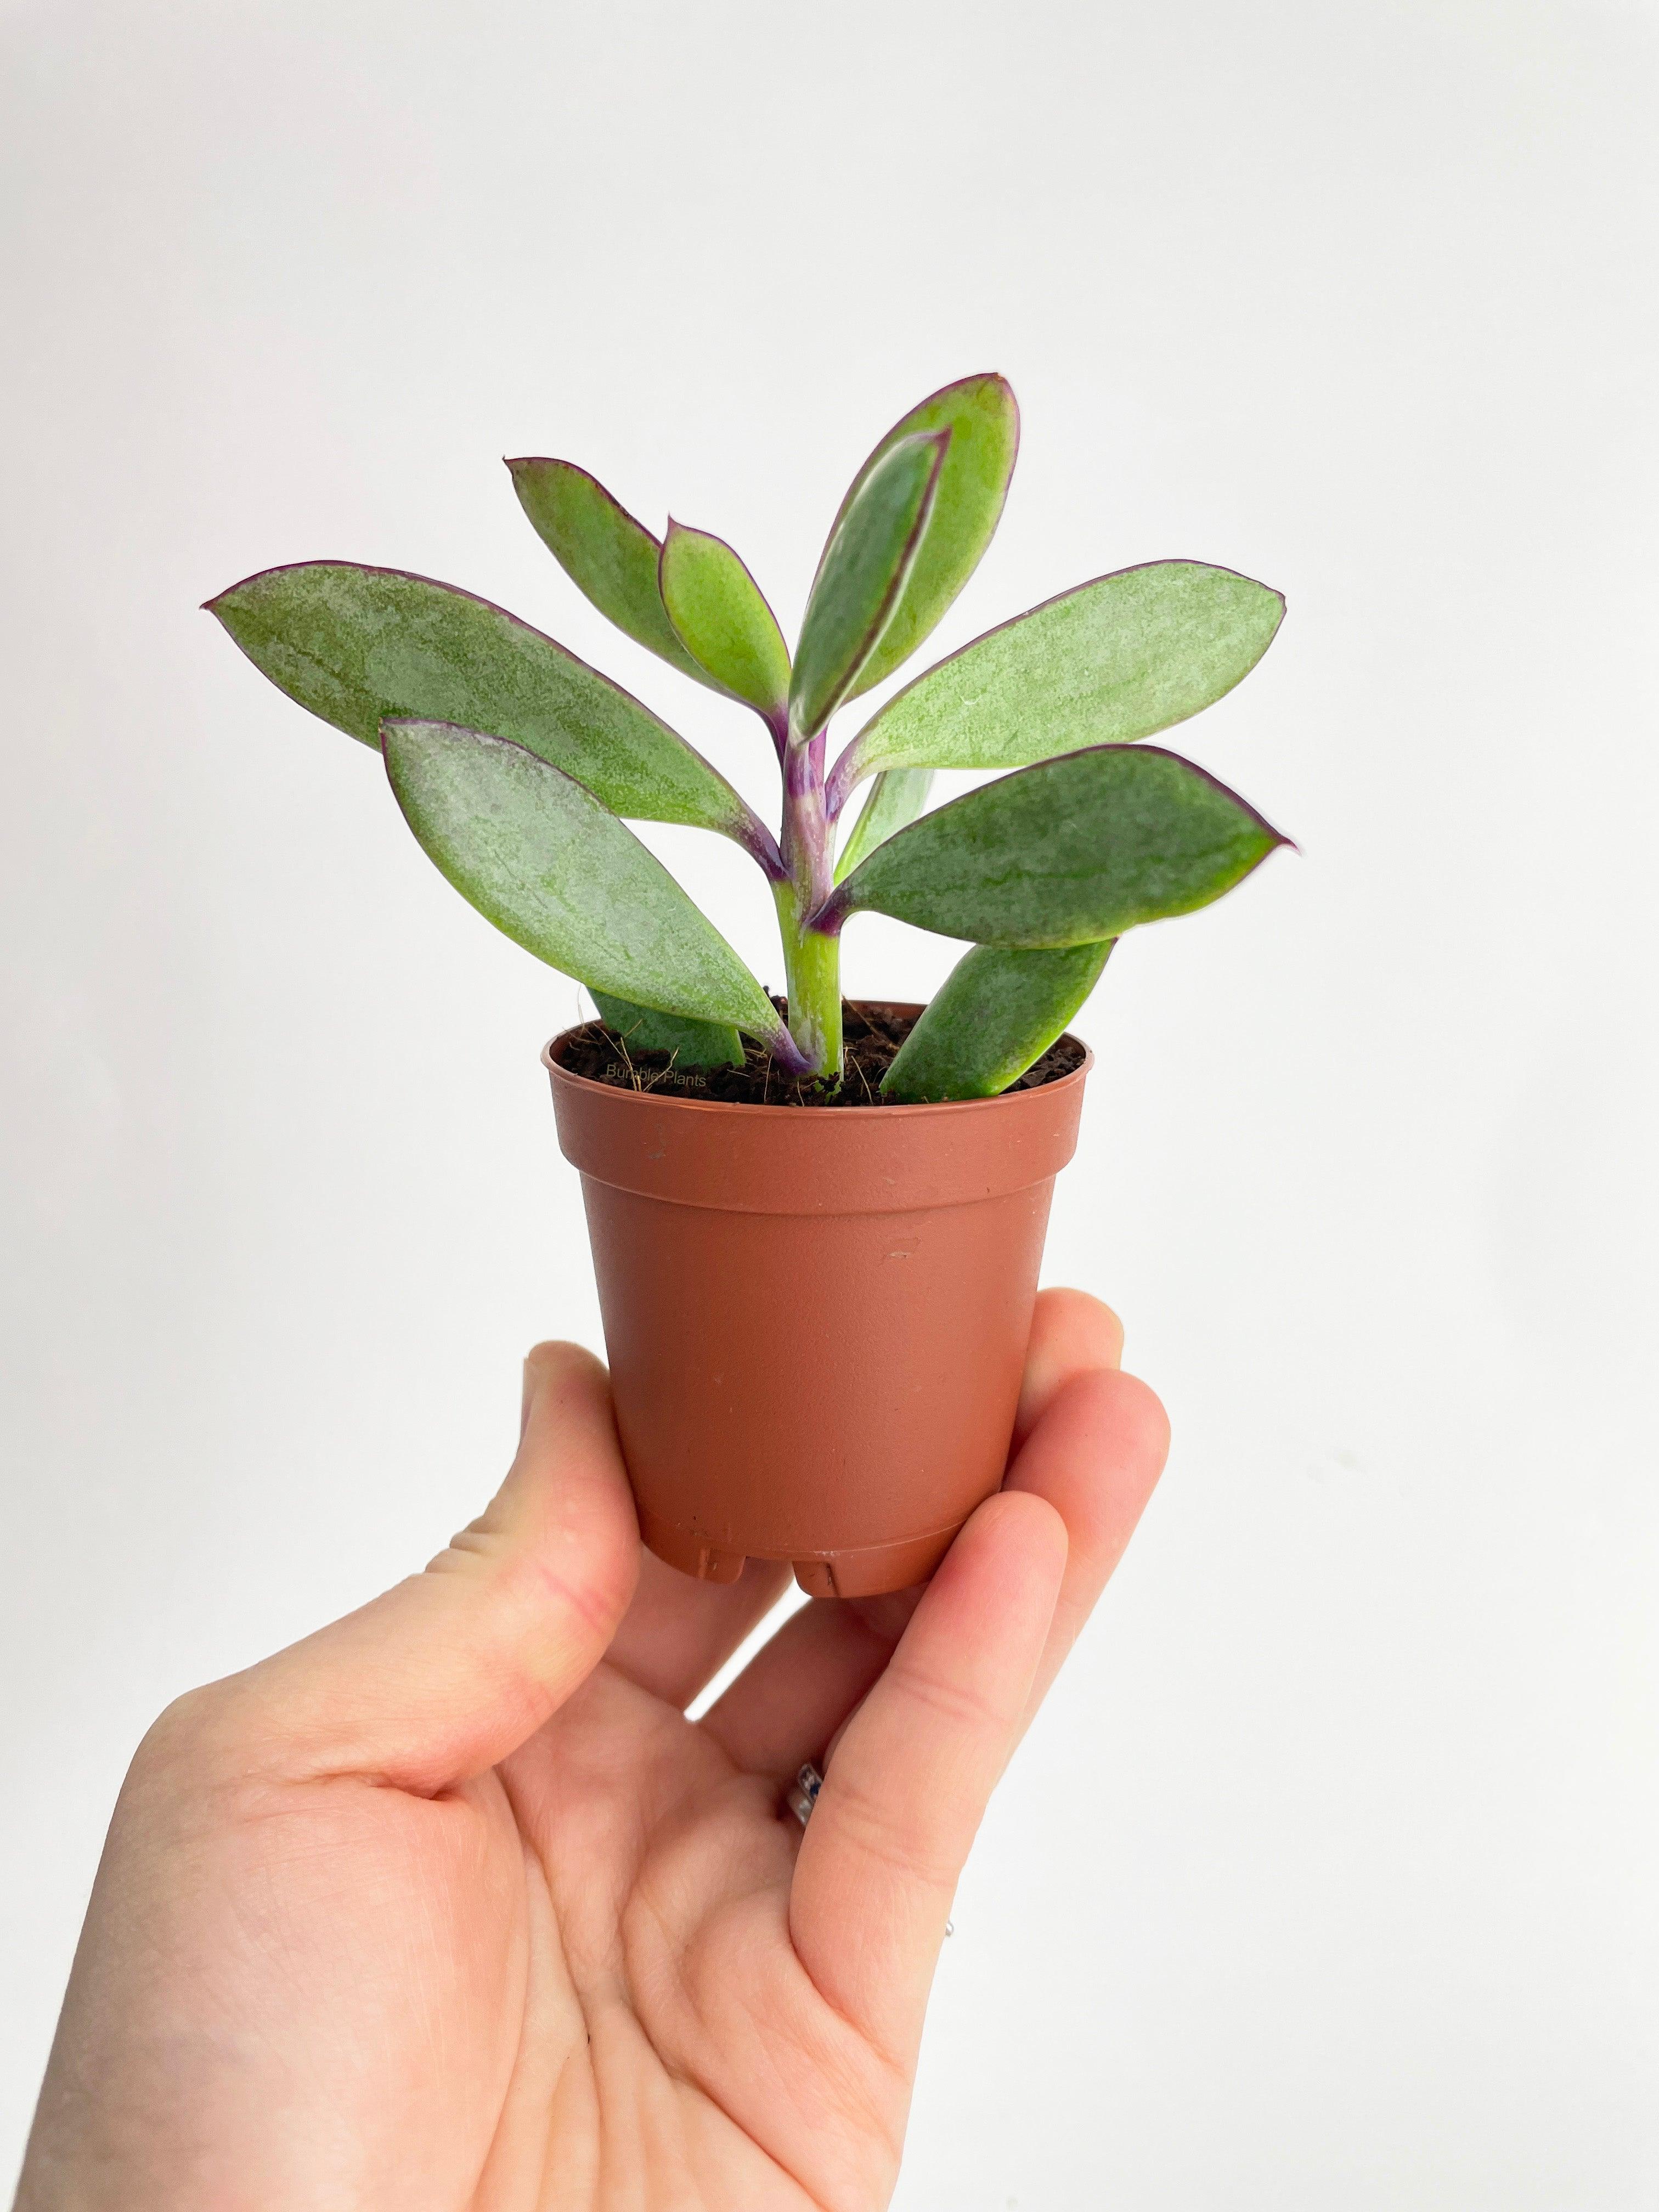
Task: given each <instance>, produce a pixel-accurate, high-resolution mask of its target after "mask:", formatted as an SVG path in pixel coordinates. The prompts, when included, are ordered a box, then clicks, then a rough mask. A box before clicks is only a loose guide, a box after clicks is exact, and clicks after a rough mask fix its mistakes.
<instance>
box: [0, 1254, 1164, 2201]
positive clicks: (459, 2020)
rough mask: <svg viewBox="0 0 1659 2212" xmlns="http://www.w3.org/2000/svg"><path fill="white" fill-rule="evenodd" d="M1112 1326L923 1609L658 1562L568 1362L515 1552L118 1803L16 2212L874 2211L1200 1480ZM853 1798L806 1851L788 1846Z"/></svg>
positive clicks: (198, 1735) (407, 1600) (568, 1359)
mask: <svg viewBox="0 0 1659 2212" xmlns="http://www.w3.org/2000/svg"><path fill="white" fill-rule="evenodd" d="M1120 1345H1121V1334H1120V1331H1119V1329H1118V1326H1117V1323H1116V1322H1115V1320H1114V1318H1113V1317H1112V1316H1111V1315H1110V1314H1109V1313H1108V1312H1107V1310H1105V1308H1104V1307H1103V1306H1100V1305H1098V1304H1096V1302H1095V1301H1094V1300H1093V1299H1091V1298H1087V1297H1084V1296H1082V1294H1081V1293H1079V1292H1077V1291H1049V1292H1046V1293H1045V1294H1044V1295H1043V1296H1042V1297H1041V1298H1040V1299H1039V1300H1038V1304H1037V1312H1036V1322H1035V1325H1034V1328H1033V1331H1032V1336H1031V1344H1030V1355H1029V1359H1028V1364H1027V1370H1026V1377H1025V1385H1024V1395H1023V1397H1022V1400H1021V1407H1020V1420H1019V1425H1018V1430H1017V1431H1016V1439H1015V1449H1014V1452H1013V1455H1012V1462H1011V1466H1010V1470H1009V1474H1008V1477H1007V1480H1006V1484H1005V1486H1004V1487H1003V1489H1002V1491H1001V1492H1000V1493H999V1494H998V1495H997V1496H996V1497H994V1498H990V1499H989V1500H987V1503H986V1504H983V1505H982V1506H981V1507H980V1509H979V1510H978V1511H977V1512H976V1513H975V1515H974V1516H973V1518H972V1519H971V1520H970V1521H969V1523H968V1524H967V1526H966V1528H964V1529H963V1532H962V1534H960V1535H959V1536H958V1537H957V1541H956V1542H955V1544H954V1545H953V1546H952V1547H951V1551H950V1553H949V1554H948V1555H947V1557H946V1559H945V1561H944V1563H943V1565H941V1566H940V1568H939V1571H938V1573H937V1574H936V1575H935V1577H934V1578H933V1582H932V1583H930V1584H929V1585H928V1587H927V1589H926V1590H925V1591H923V1592H921V1593H917V1592H915V1591H907V1592H904V1593H902V1594H901V1595H897V1596H895V1597H890V1598H878V1599H871V1600H864V1601H856V1600H854V1601H836V1600H833V1599H829V1600H819V1601H813V1602H811V1603H810V1604H809V1605H807V1606H806V1607H804V1608H803V1609H802V1610H801V1611H800V1612H799V1613H796V1614H795V1615H794V1616H793V1618H792V1619H791V1620H789V1621H788V1622H787V1624H786V1625H785V1626H783V1627H782V1628H781V1630H780V1631H779V1632H778V1633H777V1634H776V1635H775V1637H774V1638H773V1639H772V1641H771V1642H770V1643H769V1644H768V1645H767V1646H766V1647H765V1649H764V1650H763V1651H762V1652H761V1653H760V1654H759V1655H758V1656H757V1657H756V1658H755V1659H754V1660H753V1661H752V1662H751V1663H750V1666H749V1668H747V1670H746V1671H745V1672H744V1674H742V1676H741V1677H740V1678H739V1679H738V1680H737V1681H736V1682H735V1683H734V1684H733V1685H732V1687H731V1688H730V1689H728V1690H727V1691H726V1692H725V1694H724V1695H723V1696H722V1697H721V1698H720V1699H719V1701H718V1702H717V1703H716V1704H715V1705H714V1706H713V1708H712V1709H711V1710H710V1711H709V1712H708V1714H707V1715H706V1716H705V1717H704V1718H703V1719H702V1721H701V1722H697V1723H692V1722H690V1721H688V1720H687V1719H686V1718H685V1717H684V1707H685V1706H686V1705H687V1704H688V1703H689V1702H690V1700H691V1699H693V1698H695V1697H696V1693H697V1692H698V1691H699V1690H700V1689H701V1688H702V1686H703V1685H704V1684H705V1683H706V1682H707V1681H708V1680H709V1678H710V1676H711V1675H712V1674H714V1672H715V1671H716V1670H717V1668H719V1667H720V1664H721V1662H723V1661H724V1660H725V1659H726V1657H727V1656H729V1654H730V1653H731V1652H732V1650H734V1649H735V1648H736V1646H737V1645H738V1643H740V1642H741V1640H742V1639H743V1638H744V1635H746V1634H747V1632H749V1630H750V1628H751V1627H752V1626H754V1625H755V1623H756V1622H757V1620H759V1619H760V1618H761V1617H762V1615H763V1613H765V1612H766V1611H767V1610H768V1608H769V1607H770V1606H771V1605H772V1603H773V1602H774V1601H775V1599H776V1598H777V1597H778V1595H780V1593H781V1589H782V1588H783V1585H784V1583H785V1580H786V1578H787V1572H788V1571H787V1568H785V1567H776V1568H775V1567H771V1566H763V1565H758V1564H756V1563H753V1562H751V1563H750V1566H749V1567H748V1568H747V1569H746V1570H745V1571H744V1575H743V1577H742V1578H741V1579H740V1580H739V1581H738V1582H737V1583H732V1584H730V1585H727V1586H725V1587H721V1586H719V1585H714V1584H709V1583H696V1582H693V1581H691V1580H690V1579H689V1578H688V1577H684V1576H683V1575H680V1574H678V1573H677V1572H676V1571H674V1570H673V1569H672V1568H670V1567H666V1566H664V1565H662V1563H661V1562H660V1561H659V1560H657V1559H653V1558H652V1557H651V1556H650V1555H649V1554H645V1553H641V1549H640V1544H639V1538H638V1533H637V1529H636V1527H635V1519H634V1512H633V1507H632V1504H631V1502H630V1499H629V1492H628V1486H627V1481H626V1478H625V1476H624V1474H623V1465H622V1461H621V1458H620V1455H619V1454H618V1451H617V1443H616V1437H615V1432H614V1430H613V1428H612V1425H611V1410H610V1401H609V1397H608V1395H607V1391H606V1387H605V1375H604V1370H602V1369H601V1368H600V1367H599V1364H598V1363H597V1362H596V1361H594V1360H593V1359H592V1358H590V1357H589V1356H588V1355H587V1354H586V1353H585V1352H580V1351H578V1350H576V1349H575V1348H574V1346H569V1345H544V1346H540V1347H539V1348H538V1350H537V1351H536V1352H532V1355H531V1357H530V1359H529V1360H528V1362H527V1363H526V1371H525V1410H524V1423H523V1431H522V1439H521V1442H520V1448H519V1452H518V1456H517V1458H516V1459H515V1461H514V1462H513V1468H512V1471H511V1473H510V1474H508V1476H507V1481H506V1484H505V1485H504V1486H503V1487H502V1489H501V1492H500V1494H499V1495H498V1496H497V1498H495V1502H494V1504H492V1505H491V1506H490V1507H489V1510H488V1511H487V1512H486V1513H485V1514H484V1516H483V1518H482V1519H481V1520H479V1521H477V1522H474V1524H473V1525H472V1527H471V1528H469V1529H467V1530H466V1531H465V1533H464V1534H462V1535H460V1536H459V1537H458V1538H457V1539H456V1540H455V1541H454V1543H453V1544H452V1545H451V1546H450V1547H449V1549H448V1550H447V1551H446V1552H445V1553H442V1554H441V1557H440V1558H438V1559H435V1560H434V1562H433V1563H432V1565H431V1566H430V1567H428V1569H427V1570H426V1571H425V1573H424V1574H422V1575H418V1576H415V1577H411V1578H410V1580H409V1581H407V1582H404V1583H399V1584H398V1587H397V1588H396V1589H392V1590H389V1591H388V1592H387V1593H386V1595H384V1596H382V1597H380V1598H377V1599H376V1600H375V1601H374V1602H373V1603H372V1604H370V1605H368V1606H366V1607H363V1608H362V1611H360V1612H358V1613H352V1614H350V1615H349V1617H348V1618H347V1619H345V1620H341V1621H337V1622H336V1623H335V1625H334V1626H332V1627H331V1628H325V1629H324V1630H322V1631H321V1632H319V1634H317V1635H315V1636H313V1637H310V1638H307V1640H306V1641H305V1642H303V1643H301V1644H296V1645H295V1646H294V1647H293V1648H292V1649H291V1650H288V1651H284V1652H282V1653H280V1654H278V1656H276V1657H275V1658H273V1659H268V1660H266V1661H264V1662H263V1663H261V1664H260V1665H258V1666H257V1667H253V1668H250V1669H249V1670H248V1671H247V1672H246V1673H245V1674H237V1675H234V1676H232V1677H231V1678H230V1679H229V1680H227V1681H224V1682H220V1683H217V1684H215V1685H214V1686H212V1687H211V1688H209V1689H205V1690H199V1691H196V1692H191V1695H189V1696H188V1697H185V1698H184V1699H181V1700H180V1701H179V1703H178V1704H177V1705H174V1706H173V1707H172V1708H170V1709H169V1711H167V1713H165V1714H164V1715H163V1716H162V1717H161V1720H160V1721H159V1722H158V1723H156V1725H155V1728H154V1729H152V1730H151V1732H150V1734H149V1736H148V1737H147V1738H146V1739H145V1741H144V1743H143V1746H142V1747H141V1748H140V1750H139V1753H138V1754H137V1759H135V1760H134V1763H133V1766H132V1771H131V1773H130V1775H129V1776H128V1778H127V1781H126V1784H125V1788H124V1789H123V1790H122V1792H121V1797H120V1802H119V1803H118V1806H117V1808H116V1813H115V1818H114V1821H113V1824H112V1828H111V1832H110V1837H109V1841H108V1844H107V1846H106V1850H105V1853H104V1859H103V1863H102V1865H101V1867H100V1871H99V1875H98V1880H97V1883H96V1886H95V1887H94V1893H93V1899H92V1903H91V1906H90V1909H89V1911H88V1916H87V1923H86V1928H85V1929H84V1931H83V1934H82V1939H81V1945H80V1948H79V1951H78V1953H77V1954H76V1962H75V1968H74V1972H73V1974H72V1975H71V1978H70V1987H69V1993H68V1996H67V1997H66V1999H65V2002H64V2015H63V2019H62V2021H61V2023H60V2025H59V2027H58V2038H57V2041H56V2043H55V2045H54V2046H53V2050H52V2058H51V2062H50V2063H49V2065H48V2068H47V2072H46V2083H45V2087H44V2088H43V2090H42V2092H41V2099H40V2111H39V2113H38V2115H37V2117H36V2120H35V2126H34V2132H33V2136H32V2138H31V2142H30V2148H29V2152H28V2155H27V2160H26V2162H25V2166H24V2173H23V2180H22V2185H21V2193H20V2196H19V2197H18V2200H17V2205H18V2212H105V2208H114V2207H117V2206H118V2207H119V2208H121V2212H163V2208H165V2212H289V2209H290V2208H292V2212H368V2208H374V2209H375V2212H379V2208H382V2207H384V2208H386V2212H463V2208H466V2212H520V2209H522V2212H600V2208H606V2212H609V2208H622V2207H628V2208H629V2212H701V2208H708V2212H716V2208H718V2212H773V2208H784V2207H789V2208H798V2212H807V2208H812V2207H817V2208H821V2209H822V2212H872V2208H875V2207H878V2206H880V2205H884V2204H885V2203H887V2201H888V2198H889V2196H890V2192H891V2190H892V2187H893V2184H894V2179H895V2177H896V2172H897V2169H898V2160H899V2152H900V2148H901V2145H902V2139H903V2133H904V2125H905V2118H906V2114H907V2111H908V2104H909V2097H910V2085H911V2079H912V2075H913V2073H914V2069H915V2057H916V2050H917V2045H918V2042H919V2039H920V2036H921V2022H922V2014H923V2009H924V2008H925V2005H926V2002H927V1991H928V1986H929V1984H930V1982H931V1980H932V1977H933V1966H934V1962H935V1960H936V1958H937V1955H938V1952H939V1942H940V1940H941V1938H942V1936H943V1935H944V1932H945V1921H946V1917H947V1915H948V1914H949V1912H950V1909H951V1894H952V1892H953V1890H954V1888H955V1886H956V1882H957V1876H958V1875H959V1874H960V1872H961V1869H962V1866H963V1861H964V1859H965V1858H966V1857H967V1853H968V1849H969V1844H970V1843H971V1842H972V1839H973V1836H974V1832H975V1829H976V1828H977V1826H978V1825H979V1821H980V1819H981V1814H983V1812H984V1809H985V1805H986V1802H987V1798H988V1796H989V1795H990V1792H991V1790H992V1788H993V1787H994V1784H995V1783H996V1781H997V1778H998V1777H999V1775H1000V1772H1001V1771H1002V1768H1003V1766H1004V1765H1005V1763H1006V1760H1007V1759H1008V1757H1009V1754H1010V1753H1011V1752H1012V1749H1013V1747H1014V1745H1015V1744H1016V1742H1017V1741H1018V1738H1019V1736H1020V1735H1021V1733H1022V1732H1023V1730H1024V1727H1025V1725H1026V1723H1027V1722H1028V1721H1029V1719H1030V1716H1031V1713H1032V1712H1033V1711H1034V1710H1035V1708H1036V1705H1037V1703H1038V1702H1039V1701H1040V1699H1042V1695H1043V1693H1044V1692H1045V1691H1046V1689H1047V1688H1048V1684H1049V1682H1050V1680H1052V1679H1053V1676H1054V1672H1055V1670H1056V1669H1057V1668H1058V1667H1059V1665H1060V1661H1061V1660H1062V1658H1063V1657H1064V1656H1065V1654H1066V1650H1068V1649H1069V1647H1070V1645H1071V1644H1072V1641H1073V1638H1074V1637H1075V1636H1076V1634H1077V1632H1078V1631H1079V1628H1080V1627H1081V1626H1082V1624H1083V1622H1084V1620H1085V1618H1086V1617H1087V1615H1088V1613H1089V1611H1090V1608H1091V1607H1092V1605H1093V1603H1094V1601H1095V1599H1096V1598H1097V1595H1099V1593H1100V1590H1101V1589H1102V1587H1103V1584H1104V1583H1105V1581H1106V1578H1107V1577H1108V1576H1109V1574H1110V1572H1111V1571H1112V1569H1113V1567H1114V1566H1115V1565H1116V1562H1117V1559H1118V1558H1119V1556H1120V1554H1121V1552H1122V1550H1123V1547H1124V1546H1125V1544H1126V1543H1127V1541H1128V1538H1129V1535H1130V1534H1131V1532H1132V1530H1133V1527H1134V1524H1135V1522H1136V1520H1137V1519H1138V1517H1139V1514H1140V1511H1141V1509H1142V1507H1143V1506H1144V1505H1145V1504H1146V1499H1147V1498H1148V1496H1149V1495H1150V1494H1151V1491H1152V1485H1153V1483H1154V1482H1155V1481H1156V1480H1157V1478H1158V1472H1159V1469H1160V1468H1161V1466H1162V1464H1163V1459H1164V1449H1165V1445H1166V1442H1167V1432H1166V1429H1165V1425H1164V1415H1163V1412H1162V1409H1161V1408H1160V1407H1159V1406H1158V1401H1157V1400H1156V1399H1155V1398H1154V1397H1153V1396H1152V1393H1151V1392H1150V1391H1149V1390H1147V1389H1146V1388H1145V1386H1144V1385H1143V1384H1140V1383H1136V1382H1135V1381H1133V1378H1131V1377H1129V1376H1124V1375H1122V1374H1121V1373H1119V1372H1118V1371H1117V1364H1118V1352H1119V1347H1120ZM806 1759H816V1760H817V1761H818V1763H819V1764H820V1765H823V1766H824V1767H825V1770H826V1774H827V1779H826V1781H825V1784H824V1786H823V1791H822V1794H821V1795H820V1796H819V1798H818V1801H817V1808H816V1809H815V1810H814V1812H813V1814H812V1816H811V1823H810V1826H808V1827H807V1828H806V1829H805V1832H803V1831H802V1829H801V1828H800V1827H799V1825H798V1823H797V1822H796V1820H794V1819H793V1816H791V1815H789V1814H787V1813H783V1812H781V1801H782V1792H783V1790H784V1788H785V1787H786V1786H787V1783H788V1782H789V1780H790V1779H791V1778H793V1775H794V1773H795V1771H796V1770H797V1768H798V1767H799V1765H801V1764H802V1763H803V1761H805V1760H806Z"/></svg>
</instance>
